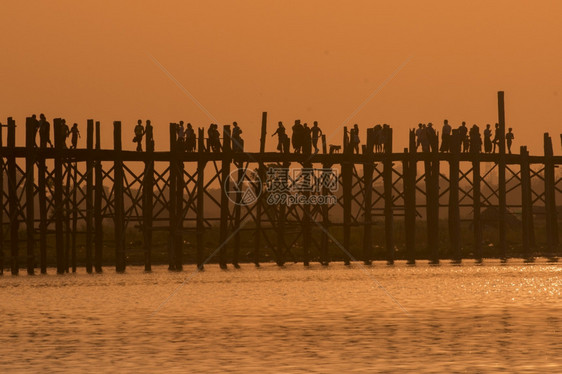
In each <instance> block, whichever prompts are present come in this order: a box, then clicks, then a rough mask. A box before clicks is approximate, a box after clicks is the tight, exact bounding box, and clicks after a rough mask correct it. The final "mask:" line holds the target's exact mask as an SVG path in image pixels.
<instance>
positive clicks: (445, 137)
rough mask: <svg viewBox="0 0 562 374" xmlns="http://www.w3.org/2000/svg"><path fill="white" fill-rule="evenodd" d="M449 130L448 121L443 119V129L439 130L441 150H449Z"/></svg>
mask: <svg viewBox="0 0 562 374" xmlns="http://www.w3.org/2000/svg"><path fill="white" fill-rule="evenodd" d="M451 130H452V129H451V125H449V121H447V120H445V121H443V131H442V132H441V148H440V151H441V152H449V151H450V150H451Z"/></svg>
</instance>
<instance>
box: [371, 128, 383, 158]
mask: <svg viewBox="0 0 562 374" xmlns="http://www.w3.org/2000/svg"><path fill="white" fill-rule="evenodd" d="M373 144H374V145H375V152H377V153H380V152H382V126H381V125H380V124H377V125H376V126H375V127H373Z"/></svg>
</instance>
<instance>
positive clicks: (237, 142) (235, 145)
mask: <svg viewBox="0 0 562 374" xmlns="http://www.w3.org/2000/svg"><path fill="white" fill-rule="evenodd" d="M232 125H233V127H232V150H233V151H234V152H243V151H244V139H242V137H241V136H240V135H242V129H241V128H240V126H238V123H236V122H233V123H232Z"/></svg>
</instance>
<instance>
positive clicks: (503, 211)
mask: <svg viewBox="0 0 562 374" xmlns="http://www.w3.org/2000/svg"><path fill="white" fill-rule="evenodd" d="M498 119H499V121H498V123H499V125H500V127H499V132H500V133H499V152H500V153H499V162H498V200H499V207H498V208H499V224H498V226H499V236H500V238H499V239H500V243H499V250H500V257H501V259H502V260H503V261H505V260H506V259H507V258H506V247H507V243H506V222H505V221H506V215H507V201H506V187H505V168H506V161H505V110H504V95H503V91H499V92H498Z"/></svg>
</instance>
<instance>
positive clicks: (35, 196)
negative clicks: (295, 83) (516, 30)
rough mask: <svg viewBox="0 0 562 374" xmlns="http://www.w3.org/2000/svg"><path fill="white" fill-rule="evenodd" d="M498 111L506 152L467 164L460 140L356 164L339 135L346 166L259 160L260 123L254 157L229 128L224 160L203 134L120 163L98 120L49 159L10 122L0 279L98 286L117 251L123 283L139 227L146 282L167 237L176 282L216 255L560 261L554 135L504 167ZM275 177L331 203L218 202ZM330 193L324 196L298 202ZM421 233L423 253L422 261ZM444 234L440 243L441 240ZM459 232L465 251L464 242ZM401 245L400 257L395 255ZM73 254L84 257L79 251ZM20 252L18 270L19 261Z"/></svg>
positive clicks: (324, 156)
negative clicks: (296, 180) (188, 147)
mask: <svg viewBox="0 0 562 374" xmlns="http://www.w3.org/2000/svg"><path fill="white" fill-rule="evenodd" d="M503 97H504V96H503V92H499V93H498V111H499V121H498V122H499V125H500V142H499V153H494V154H482V153H461V146H460V138H459V135H458V133H456V131H454V132H453V135H452V138H451V152H447V153H440V152H438V151H437V148H438V147H433V148H434V149H435V150H434V151H433V152H428V153H418V152H417V150H416V144H415V135H414V132H413V130H412V131H410V134H409V136H410V138H409V147H408V148H406V149H404V151H403V152H393V149H392V132H390V138H389V139H387V142H386V144H385V150H384V152H383V153H375V152H373V144H372V138H373V137H372V136H371V133H370V131H372V130H368V134H367V135H368V136H367V137H366V138H367V144H366V146H365V147H364V148H363V151H362V153H361V154H354V153H353V152H352V151H353V150H352V148H351V147H350V146H349V139H348V137H347V131H344V135H343V152H342V153H341V154H330V153H328V152H326V139H325V137H323V139H322V152H321V153H318V154H292V153H271V152H265V143H266V133H267V113H263V116H262V126H261V138H260V150H259V152H255V153H252V152H233V151H232V149H231V146H230V144H231V138H230V127H229V126H224V128H223V142H222V150H221V151H220V152H217V153H213V152H208V151H206V149H205V148H206V147H205V139H204V131H203V129H199V130H198V136H197V142H198V147H197V151H196V152H185V151H183V150H182V149H180V147H179V146H178V142H177V139H176V137H177V124H170V150H169V151H163V152H160V151H153V150H151V147H146V149H148V151H147V152H133V151H125V150H123V149H122V139H121V123H120V122H118V121H116V122H114V123H113V130H114V132H113V139H114V144H113V149H101V147H100V139H101V134H100V132H101V126H100V123H99V122H96V121H94V120H88V121H87V131H86V148H85V149H68V148H66V147H65V136H64V134H63V133H62V131H61V129H62V120H61V119H55V120H54V121H53V125H54V130H55V131H54V133H55V139H54V147H52V148H46V147H36V146H35V129H34V123H33V120H32V119H31V118H28V119H27V121H26V146H25V147H18V146H16V131H15V129H16V124H15V121H14V120H13V119H12V118H8V121H7V125H6V126H4V127H5V128H6V129H7V131H6V133H7V142H6V144H5V145H4V142H3V140H2V137H3V136H4V135H3V133H4V131H0V145H1V148H0V152H1V158H0V170H1V173H0V187H1V188H2V191H1V192H0V206H1V207H2V214H0V220H1V221H0V224H1V227H2V230H0V235H1V236H0V246H1V247H0V269H1V270H0V271H3V269H4V267H5V265H6V266H7V264H8V263H9V266H10V268H11V272H12V274H17V273H18V271H19V268H20V265H23V261H22V259H23V257H25V258H26V261H25V264H26V268H27V272H28V273H29V274H33V273H34V272H35V269H36V268H39V269H40V271H41V272H42V273H46V271H47V266H48V258H49V255H50V254H51V253H53V252H54V254H56V256H55V262H56V267H57V272H58V273H65V272H69V271H75V270H76V267H77V266H78V264H84V265H85V267H86V270H87V272H93V271H96V272H101V271H102V265H104V256H105V255H107V251H104V247H105V246H106V245H107V243H112V246H113V247H114V251H112V257H113V256H114V257H113V258H112V261H114V262H115V267H116V270H117V271H118V272H123V271H125V268H126V264H127V258H128V257H129V254H130V252H131V245H130V242H128V241H127V235H128V233H130V231H131V229H132V228H133V226H134V227H136V228H138V229H140V231H141V232H142V243H141V244H140V245H139V246H140V247H141V248H142V250H141V251H142V253H143V255H142V258H143V261H144V266H145V269H146V270H147V271H150V269H151V266H152V259H153V249H154V248H155V243H154V242H153V236H154V233H155V232H157V231H165V232H166V233H167V235H166V241H167V243H166V246H167V260H168V263H169V268H170V269H171V270H181V269H182V266H183V264H184V263H185V262H186V259H187V258H189V259H192V260H189V259H188V260H187V261H193V262H195V263H197V265H198V266H199V267H200V268H203V266H204V265H205V264H206V263H207V262H209V261H211V260H213V259H215V254H216V258H218V262H219V264H220V266H221V267H223V268H226V267H227V263H228V262H231V263H232V264H234V265H235V266H237V265H238V262H239V261H240V259H241V253H240V252H241V250H247V254H246V255H244V259H251V261H253V262H254V263H255V264H256V265H259V263H260V261H262V260H264V259H266V260H269V259H272V260H274V261H276V262H277V263H278V264H279V265H282V264H283V263H285V262H286V261H288V260H291V261H297V260H299V259H300V260H302V261H303V262H304V264H305V265H308V264H309V263H310V262H311V261H319V262H320V263H322V264H325V265H327V264H328V263H329V262H330V261H332V260H334V259H335V258H340V259H341V260H343V261H344V262H345V263H349V262H350V260H354V259H356V258H360V259H361V260H363V261H364V262H365V263H366V264H369V263H371V261H372V260H373V259H375V258H380V257H383V258H385V259H386V260H387V262H388V263H389V264H392V263H393V262H394V260H395V259H397V258H404V259H406V260H407V261H408V263H410V264H413V263H415V261H416V260H417V259H420V258H427V259H429V261H430V262H431V263H435V264H437V263H439V260H440V259H442V258H450V259H452V260H453V261H454V262H460V261H461V258H463V257H466V256H467V253H468V257H473V258H474V259H476V261H481V260H482V258H483V257H486V256H497V257H500V258H502V259H507V258H508V257H513V256H519V257H523V258H525V259H532V258H533V256H535V255H539V254H540V255H545V256H547V257H549V258H551V259H556V257H557V256H558V255H559V253H560V252H559V251H560V249H559V238H558V225H559V220H558V217H557V207H556V199H557V197H558V198H559V197H560V194H561V193H562V189H561V179H560V178H557V177H556V173H555V168H556V167H558V165H560V164H562V157H560V156H554V154H553V147H552V139H551V137H550V136H549V135H548V134H544V154H543V155H540V156H531V155H529V152H528V151H527V149H526V147H524V146H523V147H521V148H520V153H519V154H506V147H505V117H504V103H503V101H504V100H503ZM147 145H148V144H147ZM271 165H278V166H280V167H283V168H290V167H291V166H292V165H297V166H298V167H301V168H305V169H306V168H309V169H310V168H316V167H318V168H323V169H328V168H333V169H334V170H337V171H338V176H337V186H338V187H339V190H338V199H337V203H336V204H334V205H326V204H324V205H311V204H295V205H290V206H288V205H285V204H269V203H267V197H268V194H269V192H268V191H267V189H266V188H265V186H264V185H263V184H258V183H257V182H256V183H253V184H251V185H252V188H254V189H255V195H256V196H258V198H257V200H256V201H255V202H253V203H252V204H247V205H245V204H236V203H237V202H238V203H239V202H240V201H241V200H240V199H241V198H242V196H241V192H240V193H236V194H235V201H234V202H233V201H231V199H230V197H229V196H228V194H227V190H226V189H225V188H222V187H223V186H226V187H228V186H229V185H230V183H233V181H231V180H230V176H231V172H232V171H235V173H234V175H235V176H236V178H237V180H235V181H234V182H237V181H242V179H243V178H244V177H246V171H248V170H255V171H256V173H257V175H258V176H259V178H260V179H261V180H262V181H264V180H265V179H266V174H267V170H268V167H269V166H271ZM236 170H238V171H237V172H236ZM250 182H251V181H250ZM254 182H255V181H254ZM328 192H329V191H328V190H327V187H323V188H322V190H320V191H306V192H302V194H304V195H305V196H310V195H311V194H327V193H328ZM213 212H216V214H214V213H213ZM444 212H446V214H443V213H444ZM490 212H495V213H493V214H492V215H490V214H489V213H490ZM513 215H515V216H516V217H518V219H517V220H515V222H516V225H518V226H517V227H513V223H512V224H509V222H510V221H509V217H511V216H513ZM539 215H541V216H542V217H544V225H545V230H546V231H545V234H544V235H543V234H541V235H536V231H537V229H536V222H535V221H536V218H537V217H538V216H539ZM440 216H442V217H444V219H440ZM490 217H491V218H490ZM519 217H520V221H519ZM490 220H492V221H494V226H495V227H496V228H495V229H494V230H496V229H497V237H496V239H495V240H494V242H493V243H486V248H484V245H485V243H483V236H482V235H483V234H482V232H483V227H484V225H487V224H489V223H490V222H489V221H490ZM541 222H542V218H541ZM420 223H421V224H423V225H424V230H423V236H424V237H425V238H426V239H425V243H423V247H424V251H425V252H423V251H421V252H420V247H421V246H420V244H419V242H420V240H419V236H420V234H419V231H418V230H417V228H419V226H420ZM440 223H441V224H440ZM104 224H105V225H106V226H104ZM382 227H384V231H381V233H382V234H381V235H377V236H376V237H375V235H374V230H375V229H378V228H381V229H382ZM444 227H446V233H447V234H446V241H445V242H443V240H440V229H441V231H443V230H442V229H443V228H444ZM128 228H129V230H127V229H128ZM467 230H470V235H469V237H470V241H469V246H468V247H469V249H466V248H467V242H464V239H463V238H464V237H465V236H466V235H465V234H464V233H465V232H466V231H467ZM509 230H511V233H510V234H509V235H511V236H514V237H515V238H516V239H517V241H516V244H515V245H513V243H510V242H509V241H508V231H509ZM110 231H112V235H111V238H108V232H110ZM398 231H400V232H402V234H401V236H403V238H404V243H403V248H398V252H397V246H396V245H395V244H396V243H395V241H396V235H397V232H398ZM244 233H245V234H244ZM340 234H341V235H340ZM244 235H245V239H243V237H244ZM340 237H341V239H339V238H340ZM79 238H83V239H79ZM187 238H190V240H191V239H192V241H191V242H190V241H189V240H187ZM80 240H81V241H82V243H83V247H84V251H83V254H82V253H81V251H80V250H77V248H78V244H77V243H78V242H79V241H80ZM213 241H216V243H214V242H213ZM340 241H341V243H340ZM377 242H380V244H381V245H380V248H383V249H382V250H380V251H379V250H377V248H379V246H378V245H377V244H376V243H377ZM23 243H25V256H23V255H22V253H21V252H20V250H21V249H22V248H20V247H23V246H24V245H23ZM491 246H493V251H492V252H490V247H491ZM49 250H51V251H53V252H49ZM297 251H298V252H299V254H298V255H296V254H295V253H296V252H297ZM467 251H468V252H467ZM331 253H340V255H341V256H340V257H338V256H334V255H333V254H331ZM6 259H8V261H6ZM20 262H21V263H20ZM105 264H107V261H105Z"/></svg>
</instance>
